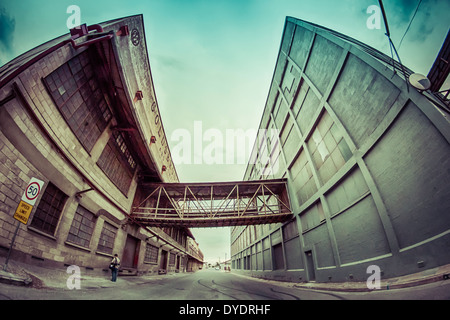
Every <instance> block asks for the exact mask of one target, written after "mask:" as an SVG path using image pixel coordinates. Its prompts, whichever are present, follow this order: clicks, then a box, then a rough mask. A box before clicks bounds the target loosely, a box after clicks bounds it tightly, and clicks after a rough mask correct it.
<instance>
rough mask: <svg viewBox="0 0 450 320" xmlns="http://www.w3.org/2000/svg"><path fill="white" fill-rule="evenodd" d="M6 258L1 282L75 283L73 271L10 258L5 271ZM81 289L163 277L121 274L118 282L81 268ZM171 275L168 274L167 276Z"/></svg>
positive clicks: (55, 285)
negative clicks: (39, 265) (68, 271)
mask: <svg viewBox="0 0 450 320" xmlns="http://www.w3.org/2000/svg"><path fill="white" fill-rule="evenodd" d="M4 260H5V259H4V258H3V257H0V283H6V284H11V285H18V286H28V287H32V288H36V289H43V288H46V289H68V286H67V282H68V280H69V284H72V285H73V284H74V283H75V282H74V280H73V277H72V278H71V276H73V273H67V272H66V269H53V268H45V267H38V266H35V265H29V264H24V263H20V262H16V261H12V260H10V261H9V263H8V270H7V271H4V270H3V266H4ZM80 273H81V277H80V287H81V289H88V290H89V289H101V288H109V287H115V288H117V287H118V286H126V285H131V284H134V285H138V284H144V283H149V282H154V281H158V280H160V279H161V277H158V276H157V275H156V274H155V275H146V276H121V275H120V274H119V277H118V279H117V282H112V281H111V272H110V271H109V270H108V272H103V274H88V273H87V272H84V269H83V268H81V272H80ZM167 276H170V275H166V276H165V277H167Z"/></svg>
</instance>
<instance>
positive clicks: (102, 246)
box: [97, 221, 117, 254]
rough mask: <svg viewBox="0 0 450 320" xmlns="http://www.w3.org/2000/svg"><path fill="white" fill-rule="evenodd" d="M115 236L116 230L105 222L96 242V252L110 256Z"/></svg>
mask: <svg viewBox="0 0 450 320" xmlns="http://www.w3.org/2000/svg"><path fill="white" fill-rule="evenodd" d="M116 234H117V228H116V227H114V226H113V225H111V224H109V223H108V222H106V221H105V223H104V225H103V229H102V233H101V235H100V240H99V241H98V247H97V250H98V251H100V252H103V253H109V254H112V252H113V249H114V240H115V238H116Z"/></svg>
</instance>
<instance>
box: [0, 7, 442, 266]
mask: <svg viewBox="0 0 450 320" xmlns="http://www.w3.org/2000/svg"><path fill="white" fill-rule="evenodd" d="M383 3H384V7H385V10H386V15H387V19H388V24H389V28H390V31H391V38H392V41H393V42H394V44H395V45H396V47H397V49H398V52H399V55H400V58H401V60H402V62H403V64H405V65H406V66H407V67H409V68H410V69H412V70H413V71H414V72H418V73H422V74H424V75H426V74H427V73H428V71H429V69H430V67H431V65H432V63H433V61H434V59H435V57H436V55H437V53H438V52H439V49H440V47H441V45H442V43H443V41H444V39H445V36H446V34H447V32H448V29H449V25H450V19H448V12H449V10H450V1H446V0H423V1H422V0H385V1H383ZM419 3H420V6H419V7H418V10H417V13H416V15H415V17H414V19H413V20H412V23H411V25H410V27H409V28H408V25H409V23H410V20H411V18H412V17H413V15H414V12H415V11H416V8H417V6H418V4H419ZM70 5H77V6H79V7H80V13H81V22H82V23H87V24H88V25H90V24H94V23H98V22H103V21H107V20H111V19H115V18H120V17H124V16H129V15H134V14H143V16H144V24H145V33H146V41H147V47H148V53H149V60H150V67H151V70H152V76H153V81H154V86H155V91H156V96H157V100H158V105H159V109H160V113H161V118H162V120H163V125H164V128H165V132H166V136H167V139H168V142H169V146H170V148H171V150H172V156H173V157H174V161H175V162H176V169H177V172H178V176H179V178H180V181H181V182H198V181H200V182H206V181H237V180H242V178H243V175H244V171H245V168H246V163H240V162H238V161H234V162H233V163H231V164H230V163H229V164H227V163H226V161H225V155H226V154H227V153H229V152H233V150H230V148H228V149H227V144H226V143H223V148H222V149H221V150H218V151H217V152H219V153H220V154H218V155H217V156H218V157H219V158H220V157H221V156H222V157H223V159H224V161H223V163H220V162H219V164H217V163H216V164H209V163H205V161H203V162H202V163H199V164H194V161H193V160H192V161H190V162H189V161H185V162H187V163H180V162H181V161H180V160H179V158H178V156H179V155H180V154H179V153H178V152H177V153H175V154H174V152H173V151H174V150H178V149H177V147H179V146H180V145H179V143H180V140H177V139H176V135H175V133H176V132H179V130H184V131H185V132H188V133H189V134H190V135H191V139H192V140H194V139H200V140H202V141H203V142H204V144H203V147H205V146H206V145H208V141H210V140H208V137H207V136H205V133H206V132H208V130H210V131H209V132H211V130H215V131H214V132H219V133H222V135H223V138H224V139H225V138H226V135H225V132H226V130H235V131H236V130H244V131H245V130H252V129H253V130H254V129H257V128H258V126H259V123H260V120H261V117H262V112H263V110H264V106H265V102H266V99H267V96H268V92H269V87H270V83H271V80H272V75H273V71H274V67H275V63H276V59H277V55H278V50H279V46H280V42H281V36H282V32H283V27H284V23H285V18H286V16H292V17H295V18H299V19H302V20H306V21H309V22H312V23H315V24H319V25H322V26H325V27H328V28H331V29H334V30H336V31H338V32H341V33H344V34H346V35H348V36H351V37H353V38H356V39H357V40H360V41H362V42H365V43H367V44H368V45H370V46H372V47H374V48H376V49H378V50H380V51H382V52H384V53H386V54H388V55H390V50H389V45H388V39H387V37H386V36H385V29H384V24H383V22H381V28H380V29H377V28H372V29H370V28H368V26H367V20H368V19H369V18H370V17H371V15H372V12H371V11H369V13H368V12H367V9H368V7H369V6H371V5H378V1H375V0H341V1H332V0H316V1H311V0H309V1H308V0H134V1H123V0H121V1H116V0H114V1H106V0H97V1H92V0H89V1H75V0H60V1H54V0H41V1H36V0H2V2H1V3H0V65H3V64H5V63H7V62H8V61H10V60H11V59H13V58H14V57H16V56H17V55H19V54H21V53H23V52H26V51H27V50H29V49H31V48H34V47H36V46H38V45H40V44H42V43H43V42H45V41H47V40H50V39H53V38H55V37H58V36H60V35H62V34H65V33H67V32H68V29H67V20H68V19H69V18H70V14H68V13H67V8H68V7H69V6H70ZM406 30H408V32H407V33H406V34H405V31H406ZM402 37H403V41H402V42H401V46H399V44H400V41H401V39H402ZM194 128H197V129H196V130H195V129H194ZM199 128H200V129H201V130H199ZM177 130H178V131H177ZM199 132H200V133H203V135H202V134H198V133H199ZM195 133H197V136H195ZM249 140H251V141H248V144H247V145H245V144H244V145H242V146H241V148H246V153H247V154H248V153H250V151H251V148H252V146H253V139H249ZM194 151H195V150H193V149H192V150H191V151H190V152H191V156H192V159H193V158H194V157H195V156H196V154H195V153H194ZM234 152H235V153H237V150H234ZM197 156H198V154H197ZM200 159H201V155H200ZM192 232H193V234H194V236H195V237H196V240H197V241H198V242H199V244H200V249H201V250H202V251H203V253H204V255H205V260H207V261H210V262H215V261H217V260H218V258H219V257H220V259H221V261H223V259H225V255H226V257H227V258H230V250H229V247H230V230H229V229H228V228H224V229H218V228H206V229H192Z"/></svg>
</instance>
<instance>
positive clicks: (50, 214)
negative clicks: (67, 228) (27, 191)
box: [30, 182, 67, 235]
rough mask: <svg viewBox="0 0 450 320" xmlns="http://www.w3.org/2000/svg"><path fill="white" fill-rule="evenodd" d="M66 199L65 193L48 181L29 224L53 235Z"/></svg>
mask: <svg viewBox="0 0 450 320" xmlns="http://www.w3.org/2000/svg"><path fill="white" fill-rule="evenodd" d="M66 200H67V195H65V194H64V193H63V192H62V191H61V190H59V189H58V188H57V187H56V186H55V185H54V184H52V183H51V182H49V183H48V185H47V188H46V189H45V192H44V194H43V195H42V198H41V201H40V202H39V205H38V207H37V209H36V212H35V213H34V217H33V220H32V221H31V224H30V226H31V227H33V228H36V229H38V230H40V231H43V232H45V233H48V234H50V235H54V234H55V231H56V227H57V225H58V222H59V219H60V217H61V213H62V211H63V208H64V204H65V203H66Z"/></svg>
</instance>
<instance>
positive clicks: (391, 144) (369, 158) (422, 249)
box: [231, 17, 450, 282]
mask: <svg viewBox="0 0 450 320" xmlns="http://www.w3.org/2000/svg"><path fill="white" fill-rule="evenodd" d="M448 43H449V41H448V38H447V41H446V44H445V45H444V47H445V48H447V49H445V48H444V47H443V50H441V53H440V58H442V59H439V61H437V63H436V64H435V66H434V67H433V72H432V76H433V79H437V80H436V81H439V83H437V84H436V85H435V87H436V90H434V91H429V90H425V91H423V92H422V91H420V90H418V89H416V88H414V87H413V86H411V84H409V83H408V82H407V81H406V80H405V78H406V79H408V77H409V75H410V74H411V73H412V71H410V70H408V69H407V68H405V67H403V66H401V65H400V64H399V63H398V62H396V61H393V60H392V59H391V58H390V57H388V56H386V55H384V54H382V53H380V52H379V51H377V50H375V49H373V48H371V47H369V46H367V45H365V44H363V43H361V42H359V41H356V40H354V39H352V38H350V37H347V36H345V35H342V34H339V33H337V32H335V31H333V30H329V29H326V28H323V27H321V26H318V25H314V24H311V23H308V22H305V21H301V20H298V19H295V18H290V17H288V18H287V19H286V24H285V28H284V33H283V38H282V42H281V46H280V51H279V55H278V60H277V63H276V67H275V71H274V75H273V80H272V83H271V86H270V91H269V95H268V98H267V102H266V105H265V109H264V113H263V116H262V119H261V123H260V129H274V130H278V133H279V134H277V135H275V136H268V137H266V138H267V144H266V143H261V142H260V140H257V141H258V143H255V146H254V149H253V154H252V156H251V160H252V161H250V162H249V164H248V166H247V170H246V172H245V176H244V180H259V179H267V178H282V177H285V178H287V179H288V189H289V196H290V202H291V207H292V211H293V213H294V216H295V217H294V219H293V220H292V221H290V222H287V223H284V224H271V225H261V226H240V227H234V228H232V231H231V255H232V268H233V269H234V270H236V269H237V270H238V271H239V272H244V273H247V274H251V275H254V276H259V277H266V278H273V279H278V280H280V279H283V280H288V281H319V282H326V281H333V282H339V281H352V280H355V281H366V280H367V278H368V276H369V274H367V267H368V266H370V265H378V266H379V267H380V268H381V271H382V277H383V278H390V277H395V276H401V275H405V274H411V273H415V272H419V271H423V270H426V269H430V268H434V267H438V266H442V265H445V264H449V263H450V254H449V248H450V216H449V213H450V184H449V181H450V170H448V168H450V147H449V142H450V125H449V119H450V118H449V115H450V114H449V111H448V110H449V109H448V90H447V91H444V92H441V93H438V92H436V91H437V90H441V89H442V87H441V86H442V83H443V81H444V80H445V79H448V70H449V68H448V56H449V51H448ZM444 49H445V50H444ZM445 61H447V62H446V63H447V64H446V63H445ZM394 68H395V69H394ZM445 70H446V71H445ZM432 84H433V83H432ZM444 89H445V88H444ZM447 89H448V88H447ZM436 97H438V98H439V99H437V98H436ZM260 146H263V147H265V146H269V147H268V149H269V151H270V152H267V150H262V147H261V148H260ZM266 154H269V155H270V156H266V157H264V155H266Z"/></svg>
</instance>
